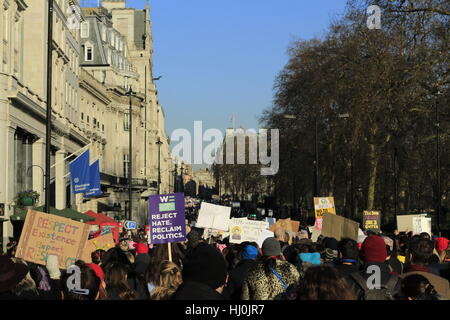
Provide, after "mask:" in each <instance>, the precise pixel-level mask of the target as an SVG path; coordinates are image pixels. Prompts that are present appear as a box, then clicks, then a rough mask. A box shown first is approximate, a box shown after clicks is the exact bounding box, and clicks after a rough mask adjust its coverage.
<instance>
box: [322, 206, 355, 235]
mask: <svg viewBox="0 0 450 320" xmlns="http://www.w3.org/2000/svg"><path fill="white" fill-rule="evenodd" d="M358 229H359V223H358V222H356V221H353V220H350V219H347V218H344V217H340V216H338V215H335V214H329V213H325V214H324V215H323V225H322V235H323V236H325V237H331V238H335V239H336V240H338V241H339V240H341V239H342V238H350V239H353V240H355V241H357V240H358Z"/></svg>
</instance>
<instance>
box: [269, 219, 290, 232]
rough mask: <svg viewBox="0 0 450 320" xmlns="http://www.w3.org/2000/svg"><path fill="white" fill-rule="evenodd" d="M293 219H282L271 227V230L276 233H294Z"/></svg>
mask: <svg viewBox="0 0 450 320" xmlns="http://www.w3.org/2000/svg"><path fill="white" fill-rule="evenodd" d="M291 222H292V221H291V219H290V218H289V219H280V220H277V222H276V223H275V224H273V225H271V226H270V228H269V230H270V231H272V232H275V231H276V230H277V229H280V228H281V229H283V230H284V231H286V232H292V231H293V230H292V223H291Z"/></svg>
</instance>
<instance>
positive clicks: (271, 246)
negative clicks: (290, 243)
mask: <svg viewBox="0 0 450 320" xmlns="http://www.w3.org/2000/svg"><path fill="white" fill-rule="evenodd" d="M262 253H263V255H264V256H266V257H276V256H279V255H280V254H281V247H280V242H279V241H278V240H277V239H275V238H267V239H266V240H264V242H263V245H262Z"/></svg>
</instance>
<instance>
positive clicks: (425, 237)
mask: <svg viewBox="0 0 450 320" xmlns="http://www.w3.org/2000/svg"><path fill="white" fill-rule="evenodd" d="M420 237H421V238H422V239H427V240H431V236H430V235H429V234H428V232H422V233H421V234H420Z"/></svg>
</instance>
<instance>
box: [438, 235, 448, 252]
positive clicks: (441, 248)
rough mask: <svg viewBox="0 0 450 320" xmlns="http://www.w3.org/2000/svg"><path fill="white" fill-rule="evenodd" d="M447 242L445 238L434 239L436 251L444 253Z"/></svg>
mask: <svg viewBox="0 0 450 320" xmlns="http://www.w3.org/2000/svg"><path fill="white" fill-rule="evenodd" d="M448 243H449V240H448V239H447V238H436V250H437V251H444V250H446V249H447V248H448Z"/></svg>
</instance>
